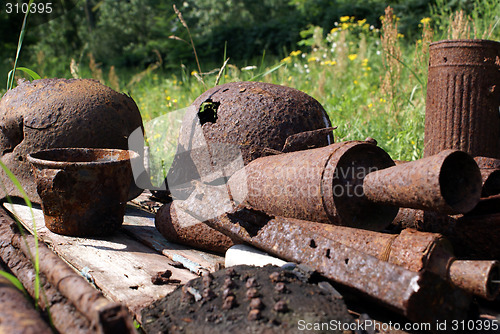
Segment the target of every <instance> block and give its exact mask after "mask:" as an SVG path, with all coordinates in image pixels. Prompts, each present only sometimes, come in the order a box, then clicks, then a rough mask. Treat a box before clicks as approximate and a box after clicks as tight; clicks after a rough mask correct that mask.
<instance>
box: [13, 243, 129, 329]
mask: <svg viewBox="0 0 500 334" xmlns="http://www.w3.org/2000/svg"><path fill="white" fill-rule="evenodd" d="M11 240H12V245H13V246H14V247H16V248H18V249H20V250H21V251H22V252H23V253H24V255H25V256H26V257H28V256H31V254H35V253H36V252H38V254H39V257H40V264H39V265H40V272H42V273H43V274H44V275H45V276H46V277H47V279H48V280H49V282H50V283H51V285H52V286H54V287H56V288H57V289H58V290H59V291H60V292H61V294H62V295H63V296H65V297H66V298H67V299H68V300H70V301H71V302H72V303H73V305H74V306H75V307H76V308H77V309H78V311H80V312H81V313H82V314H83V315H84V316H85V317H86V318H87V319H88V320H89V321H90V322H91V323H92V326H94V328H95V329H96V332H97V333H101V334H105V333H110V334H111V333H132V332H133V325H132V320H131V316H130V314H129V313H128V311H127V309H126V308H125V306H123V305H121V304H119V303H115V302H111V301H109V300H108V299H106V298H105V297H104V296H103V294H102V293H101V292H100V291H98V290H97V289H95V288H94V287H92V286H91V285H90V284H89V283H88V282H87V281H86V280H85V279H84V278H83V277H81V276H80V275H79V274H78V273H76V272H75V270H73V269H72V268H71V267H70V266H69V265H68V264H67V263H66V262H64V261H63V260H62V259H61V258H60V257H58V256H57V255H56V254H54V253H53V252H52V251H51V250H50V249H49V248H48V247H47V246H46V245H45V244H44V243H38V244H36V243H35V238H34V237H33V236H31V235H24V236H21V235H20V234H16V235H14V236H13V237H12V239H11ZM36 247H38V249H37V248H36Z"/></svg>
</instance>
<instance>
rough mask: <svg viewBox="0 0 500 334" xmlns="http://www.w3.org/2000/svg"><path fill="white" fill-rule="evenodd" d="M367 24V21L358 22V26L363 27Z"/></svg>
mask: <svg viewBox="0 0 500 334" xmlns="http://www.w3.org/2000/svg"><path fill="white" fill-rule="evenodd" d="M365 23H366V19H362V20H358V26H360V27H361V26H363V24H365Z"/></svg>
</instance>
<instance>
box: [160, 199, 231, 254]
mask: <svg viewBox="0 0 500 334" xmlns="http://www.w3.org/2000/svg"><path fill="white" fill-rule="evenodd" d="M176 203H177V201H173V202H172V203H167V204H165V205H163V206H162V207H161V208H160V210H158V212H157V213H156V216H155V226H156V228H157V229H158V231H159V232H160V233H161V234H162V235H163V236H164V237H165V238H166V239H167V240H169V241H172V242H175V243H178V244H182V245H188V246H191V247H195V248H198V249H202V250H208V251H212V252H217V253H224V252H225V251H226V250H227V249H228V248H229V247H231V246H233V245H234V244H233V242H232V240H231V239H230V238H229V237H227V236H226V235H224V234H222V233H220V232H219V231H216V230H214V229H212V228H210V227H208V226H207V225H206V224H204V223H203V222H201V221H199V220H198V219H196V218H195V217H193V216H191V215H190V214H189V213H187V212H185V211H183V210H182V209H180V210H179V209H178V208H177V206H176V205H175V204H176Z"/></svg>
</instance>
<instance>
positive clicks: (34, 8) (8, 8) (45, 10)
mask: <svg viewBox="0 0 500 334" xmlns="http://www.w3.org/2000/svg"><path fill="white" fill-rule="evenodd" d="M28 10H29V12H30V13H31V14H50V13H52V2H46V3H43V2H40V3H32V4H31V7H30V6H29V4H28V3H27V2H25V3H22V4H20V3H10V2H8V3H6V4H5V12H6V13H7V14H21V13H22V14H26V13H27V12H28Z"/></svg>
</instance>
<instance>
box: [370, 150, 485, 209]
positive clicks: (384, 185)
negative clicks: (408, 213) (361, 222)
mask: <svg viewBox="0 0 500 334" xmlns="http://www.w3.org/2000/svg"><path fill="white" fill-rule="evenodd" d="M481 184H482V179H481V173H480V171H479V167H478V166H477V164H476V162H475V161H474V159H473V158H472V157H471V156H470V155H468V154H467V153H465V152H462V151H455V150H445V151H442V152H441V153H439V154H436V155H434V156H431V157H427V158H424V159H420V160H416V161H411V162H407V163H404V164H400V165H398V166H395V167H392V168H387V169H384V170H379V171H375V172H373V173H370V174H368V175H367V176H366V178H365V180H364V187H363V188H364V191H365V195H366V197H367V198H368V199H369V200H371V201H373V202H375V203H381V204H392V205H396V206H399V207H405V208H414V209H423V210H429V211H436V212H441V213H448V214H456V213H465V212H468V211H470V210H472V209H473V208H474V207H475V206H476V204H477V203H478V202H479V199H480V196H481Z"/></svg>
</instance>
